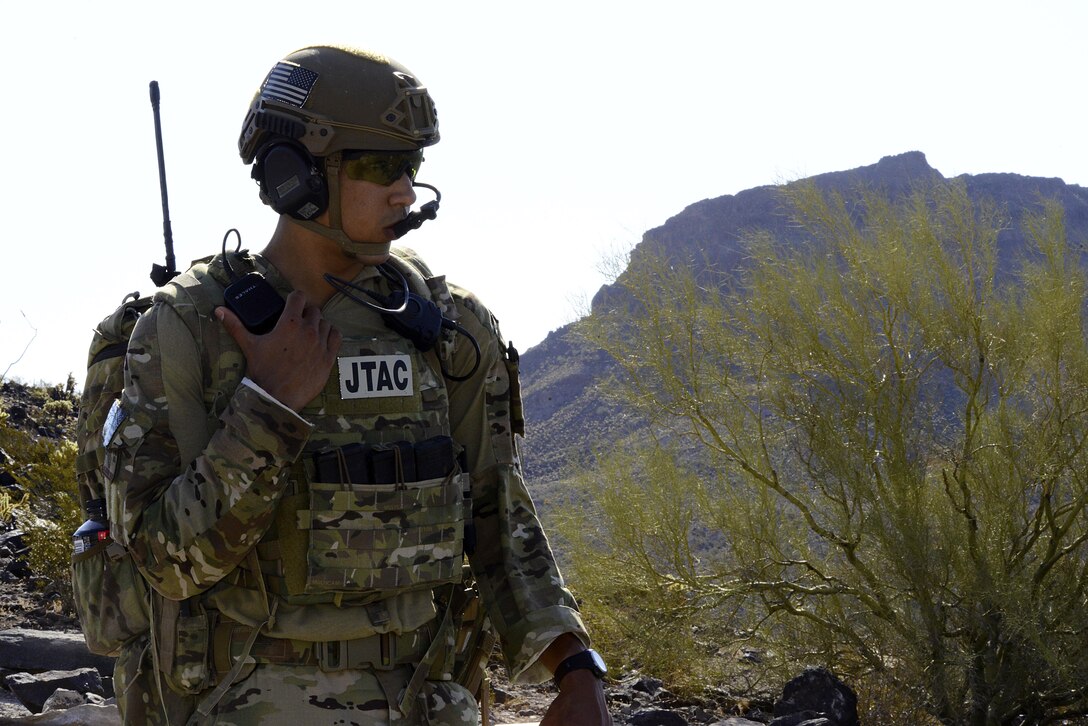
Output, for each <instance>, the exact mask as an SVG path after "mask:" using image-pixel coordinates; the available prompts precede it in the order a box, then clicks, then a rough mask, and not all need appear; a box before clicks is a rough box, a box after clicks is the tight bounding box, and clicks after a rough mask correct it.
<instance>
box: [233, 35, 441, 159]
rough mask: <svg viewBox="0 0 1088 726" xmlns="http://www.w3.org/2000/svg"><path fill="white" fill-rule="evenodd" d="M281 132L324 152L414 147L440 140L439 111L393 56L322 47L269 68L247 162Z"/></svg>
mask: <svg viewBox="0 0 1088 726" xmlns="http://www.w3.org/2000/svg"><path fill="white" fill-rule="evenodd" d="M277 137H278V138H288V139H292V140H294V141H297V142H298V143H300V144H302V145H303V146H305V147H306V149H307V150H308V151H309V152H310V153H311V154H312V155H313V156H315V157H318V158H320V157H324V156H327V155H329V154H331V153H333V152H335V151H343V150H345V149H353V150H355V149H358V150H368V151H397V150H411V149H418V148H421V147H424V146H430V145H431V144H435V143H437V142H438V139H439V135H438V117H437V116H436V114H435V108H434V102H433V101H432V100H431V97H430V95H429V94H428V93H427V89H426V88H425V87H424V86H423V85H421V84H420V83H419V81H418V80H416V77H415V76H414V75H413V74H412V72H411V71H409V70H408V69H407V68H405V67H404V66H402V65H400V64H399V63H397V62H396V61H394V60H392V59H391V58H387V57H385V56H382V55H380V54H377V53H372V52H369V51H364V50H358V49H354V48H346V47H335V46H315V47H311V48H303V49H302V50H297V51H295V52H294V53H291V54H290V55H288V56H287V57H286V58H284V59H283V60H281V61H280V62H279V63H277V64H276V65H275V66H274V67H273V68H272V70H271V71H269V73H268V76H267V77H266V78H265V80H264V83H262V84H261V87H260V89H258V91H257V93H256V95H254V97H253V101H252V103H251V104H250V108H249V113H247V114H246V119H245V122H244V123H243V124H242V133H241V136H240V137H239V138H238V151H239V152H240V153H241V155H242V160H243V161H244V162H245V163H246V164H249V163H252V161H253V159H254V157H255V156H256V155H257V151H258V150H259V149H260V148H261V146H263V145H264V144H265V143H267V142H268V141H270V140H274V139H275V138H277Z"/></svg>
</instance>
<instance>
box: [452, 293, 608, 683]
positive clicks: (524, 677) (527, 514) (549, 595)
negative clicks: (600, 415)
mask: <svg viewBox="0 0 1088 726" xmlns="http://www.w3.org/2000/svg"><path fill="white" fill-rule="evenodd" d="M455 290H456V292H455V295H456V297H457V298H458V300H459V301H460V302H461V309H462V311H463V314H462V316H461V320H460V322H461V324H462V325H464V326H465V327H466V328H467V329H468V330H469V332H471V333H472V335H473V336H474V337H475V338H476V340H477V342H479V344H480V349H481V355H482V359H481V361H480V368H479V370H478V371H477V373H476V374H475V375H473V376H472V377H471V378H470V379H469V380H467V381H465V382H463V383H456V382H451V383H450V389H449V390H450V421H451V424H452V426H453V435H454V438H455V439H456V440H457V441H459V442H461V443H462V444H463V445H465V446H466V447H467V450H468V457H469V470H470V471H471V474H472V504H473V520H474V523H475V526H476V537H477V543H476V551H475V552H474V553H473V554H472V556H471V557H470V563H471V565H472V570H473V573H474V574H475V576H476V579H477V581H478V582H479V587H480V592H481V595H482V596H483V599H484V602H485V604H486V606H487V610H488V614H489V615H490V616H491V619H492V621H493V622H494V623H495V626H496V628H497V629H498V631H499V634H500V636H501V639H502V647H503V653H504V655H505V656H506V663H507V667H508V669H509V671H510V678H511V680H517V681H521V682H528V683H540V682H543V681H545V680H547V679H549V678H551V675H552V674H551V672H550V671H548V670H547V668H545V667H544V666H543V665H541V664H540V662H539V658H540V655H541V653H543V652H544V650H545V649H546V648H547V647H548V645H550V644H551V642H552V641H553V640H554V639H555V638H556V637H558V636H559V635H562V634H563V633H574V634H575V635H577V636H578V637H579V638H581V639H582V641H583V642H585V643H586V644H587V645H588V644H589V636H588V634H587V632H586V629H585V626H584V625H583V623H582V619H581V616H580V615H579V614H578V609H577V605H576V603H575V601H574V597H573V596H572V595H571V593H570V592H569V591H568V590H567V589H566V587H565V585H564V583H563V577H562V575H561V574H560V572H559V569H558V567H556V564H555V559H554V557H553V555H552V551H551V546H550V545H549V544H548V539H547V537H546V535H545V533H544V530H543V528H542V526H541V524H540V520H539V519H538V517H537V513H536V508H535V506H534V504H533V501H532V498H531V496H530V494H529V491H528V488H527V487H526V485H525V480H524V477H523V476H522V471H521V462H520V460H519V458H518V450H517V445H516V441H515V439H514V431H513V426H512V421H511V415H510V403H511V396H510V391H511V378H510V373H509V371H508V370H507V367H506V363H505V348H504V346H503V344H502V337H501V335H500V333H499V330H498V325H497V323H496V322H495V320H494V318H492V316H491V313H490V312H488V311H487V309H486V308H484V307H483V306H482V305H481V304H480V303H479V302H478V301H477V300H476V299H475V298H474V297H472V296H471V295H468V294H466V293H464V291H461V290H457V289H456V288H455ZM474 358H475V353H474V352H473V350H472V348H471V346H470V345H468V344H465V343H463V342H462V343H460V344H459V345H458V347H457V351H456V353H455V360H454V363H453V365H454V368H453V370H455V371H463V370H467V369H468V368H469V367H471V365H472V362H473V360H474Z"/></svg>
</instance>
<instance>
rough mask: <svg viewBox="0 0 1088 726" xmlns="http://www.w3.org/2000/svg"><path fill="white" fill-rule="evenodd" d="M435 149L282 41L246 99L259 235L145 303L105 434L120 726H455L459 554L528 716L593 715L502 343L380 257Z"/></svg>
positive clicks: (410, 126) (471, 712)
mask: <svg viewBox="0 0 1088 726" xmlns="http://www.w3.org/2000/svg"><path fill="white" fill-rule="evenodd" d="M438 139H439V134H438V121H437V118H436V116H435V110H434V105H433V103H432V101H431V97H430V95H429V94H428V92H427V90H426V88H424V87H423V86H422V85H421V84H420V83H419V82H418V80H417V79H416V78H415V76H414V75H413V74H412V73H411V72H410V71H408V70H407V69H406V68H404V67H403V66H401V65H399V64H397V63H396V62H394V61H392V60H390V59H389V58H386V57H383V56H381V55H377V54H373V53H369V52H364V51H359V50H354V49H347V48H337V47H311V48H305V49H303V50H300V51H297V52H295V53H292V54H290V55H289V56H287V57H286V58H284V59H283V60H282V61H280V62H279V63H277V64H276V65H275V67H274V68H273V69H272V70H271V71H270V73H269V74H268V76H267V78H266V79H265V81H264V83H263V84H262V85H261V87H260V89H259V90H258V92H257V94H256V95H255V97H254V99H253V101H252V104H251V106H250V109H249V111H248V113H247V115H246V118H245V121H244V124H243V129H242V134H241V137H240V139H239V148H240V151H241V155H242V158H243V160H244V161H245V163H247V164H250V163H252V164H253V166H254V168H253V177H254V178H255V179H256V180H257V181H258V183H259V185H260V190H261V198H262V199H263V200H264V202H265V203H266V204H269V205H270V206H272V208H273V209H274V210H275V211H276V212H277V213H279V215H280V218H279V223H278V226H277V227H276V229H275V232H274V233H273V235H272V238H271V239H270V240H269V241H268V243H267V245H266V246H265V247H264V249H263V250H262V252H261V253H260V254H252V255H251V254H247V253H245V252H240V253H229V254H228V253H227V252H226V250H224V254H222V255H217V256H215V257H214V258H210V259H209V260H206V261H204V262H201V263H198V264H195V265H194V266H193V267H192V268H191V269H190V270H189V271H187V272H186V273H184V274H183V275H181V276H179V277H178V278H175V280H174V281H173V282H171V283H170V284H169V285H167V286H166V287H164V288H163V289H161V290H160V291H159V293H158V294H157V296H156V301H155V304H154V305H153V307H152V308H151V309H150V310H149V311H148V312H147V313H146V314H144V315H143V316H142V317H141V318H140V320H139V322H138V323H137V326H136V328H135V330H134V331H133V335H132V339H131V341H130V343H129V348H128V354H127V359H126V376H125V389H124V394H123V396H122V398H121V401H120V403H119V405H118V406H116V407H115V411H114V412H113V414H112V415H111V417H110V419H109V421H108V423H107V425H106V429H105V431H104V440H105V441H106V442H108V444H107V460H108V462H110V463H109V465H108V466H107V467H106V469H107V470H108V471H109V472H110V473H109V474H108V476H112V479H110V481H109V486H110V487H111V488H112V492H113V493H112V494H111V495H110V496H109V499H108V500H109V514H110V519H111V521H112V522H113V523H114V534H115V536H119V537H120V538H121V539H122V541H123V543H124V544H125V545H126V546H127V547H128V548H129V550H130V551H131V553H132V556H133V558H134V560H135V562H136V564H137V566H138V569H139V571H140V573H141V574H142V576H143V577H144V578H145V579H146V580H147V581H148V582H149V583H150V585H151V587H152V592H151V598H150V605H151V607H150V620H151V632H150V633H149V634H148V635H147V636H145V637H139V638H136V639H134V640H132V641H130V642H129V643H127V644H126V645H125V646H124V647H123V649H122V651H121V655H120V656H119V658H118V663H117V671H116V683H115V688H116V691H117V693H118V703H119V706H120V709H121V712H122V714H123V717H124V720H125V722H126V723H138V724H144V723H171V724H182V723H186V722H189V723H221V724H228V723H229V724H257V723H261V724H268V723H292V719H294V722H295V723H306V724H311V723H313V724H323V723H330V724H349V723H357V724H386V723H402V724H423V723H426V724H450V725H460V724H465V725H470V724H476V723H477V722H478V718H479V714H478V708H477V704H476V702H475V698H474V696H473V694H472V693H470V692H469V691H468V690H467V689H466V688H464V687H463V686H462V685H461V684H459V683H458V682H457V681H456V679H454V678H452V676H453V672H452V671H453V663H452V661H453V658H454V654H453V652H454V648H453V647H452V645H451V642H452V640H453V630H452V628H451V625H450V621H451V619H452V614H451V613H452V608H451V607H448V606H447V603H448V602H450V600H451V599H454V600H455V599H456V597H455V595H456V593H457V591H458V587H459V586H460V583H461V578H462V574H461V573H462V563H463V560H464V558H465V555H467V556H468V562H469V564H470V566H471V572H472V574H473V576H474V577H475V580H476V581H477V583H478V586H479V591H480V593H481V595H482V600H483V603H484V605H485V606H486V610H487V613H488V614H489V616H490V618H491V619H492V621H493V622H494V624H495V626H496V628H497V630H498V631H499V634H500V636H501V642H502V646H503V651H504V655H505V658H506V662H507V665H508V668H509V671H510V675H511V678H512V679H513V680H516V681H525V682H540V681H543V680H545V679H547V678H549V677H554V678H555V680H556V681H557V682H558V683H559V686H560V689H559V695H558V696H557V697H556V699H555V700H554V702H553V704H552V706H551V708H550V710H549V712H548V714H547V716H546V718H545V720H544V722H543V723H544V724H548V725H556V724H604V723H611V719H610V718H609V716H608V712H607V708H606V704H605V701H604V696H603V690H602V688H601V683H600V678H601V677H602V675H603V673H604V664H603V663H602V662H601V661H600V658H599V656H597V655H596V653H594V652H593V651H592V650H589V649H588V645H589V637H588V635H587V633H586V630H585V627H584V625H583V623H582V621H581V618H580V617H579V614H578V612H577V608H576V605H575V602H574V600H573V598H572V596H571V595H570V593H569V592H568V591H567V590H566V589H565V587H564V585H563V581H562V577H561V575H560V573H559V572H558V570H557V568H556V565H555V562H554V560H553V557H552V554H551V551H550V549H549V546H548V542H547V540H546V538H545V536H544V533H543V531H542V529H541V525H540V523H539V521H538V519H537V516H536V513H535V510H534V507H533V504H532V501H531V499H530V496H529V493H528V491H527V490H526V487H525V484H524V481H523V479H522V475H521V467H520V463H519V460H518V453H517V447H516V444H515V440H514V435H515V433H516V432H519V428H520V425H521V422H520V420H519V415H518V413H517V411H518V409H519V401H518V400H517V387H516V384H517V381H516V352H515V351H513V350H512V348H509V349H508V348H507V347H506V346H504V345H503V343H502V338H501V336H500V334H499V330H498V326H497V324H496V321H495V319H494V318H493V317H492V315H491V313H490V312H489V311H488V310H487V309H486V308H485V307H484V306H483V305H482V304H481V303H480V301H479V300H477V299H476V298H475V297H473V296H472V295H471V294H470V293H468V292H467V291H465V290H462V289H460V288H458V287H456V286H453V285H449V284H447V283H446V282H445V281H444V279H443V278H442V277H435V276H432V275H430V274H429V273H428V271H427V269H426V267H425V266H424V265H423V264H422V263H421V262H419V260H418V258H416V257H415V256H414V255H413V254H411V253H410V252H406V251H399V250H392V251H391V243H392V242H393V240H394V239H396V238H397V237H399V236H400V235H401V234H403V233H404V232H405V231H406V230H407V229H410V228H412V227H414V226H418V225H419V223H420V222H421V220H422V218H420V217H412V216H409V215H408V212H409V209H410V208H411V206H412V205H413V203H414V202H415V200H416V194H415V187H416V186H417V184H416V183H415V182H414V179H415V176H416V173H417V172H418V171H419V167H420V164H421V162H422V161H423V155H422V150H423V149H424V148H425V147H427V146H430V145H431V144H434V143H436V142H437V141H438ZM431 216H433V215H431ZM406 217H407V219H406ZM224 246H225V242H224ZM435 315H438V317H437V318H435Z"/></svg>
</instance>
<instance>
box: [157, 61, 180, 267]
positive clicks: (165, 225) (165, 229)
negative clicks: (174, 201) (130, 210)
mask: <svg viewBox="0 0 1088 726" xmlns="http://www.w3.org/2000/svg"><path fill="white" fill-rule="evenodd" d="M151 110H152V112H153V113H154V114H155V150H156V151H157V152H158V155H159V190H160V191H161V192H162V237H163V242H165V243H166V266H165V267H163V266H162V265H160V264H154V265H152V266H151V281H152V282H153V283H155V285H156V287H162V286H163V285H165V284H166V283H167V282H169V281H170V280H172V279H173V278H174V277H175V276H176V275H177V274H178V270H177V267H176V266H175V264H176V263H175V262H174V233H173V231H172V230H171V229H170V202H169V201H168V200H167V197H166V164H165V162H164V161H163V155H162V122H161V121H160V120H159V82H158V81H151Z"/></svg>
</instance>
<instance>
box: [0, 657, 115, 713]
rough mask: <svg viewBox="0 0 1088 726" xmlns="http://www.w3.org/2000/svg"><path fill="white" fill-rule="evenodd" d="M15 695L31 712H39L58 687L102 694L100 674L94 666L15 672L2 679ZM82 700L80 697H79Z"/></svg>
mask: <svg viewBox="0 0 1088 726" xmlns="http://www.w3.org/2000/svg"><path fill="white" fill-rule="evenodd" d="M4 682H5V683H6V684H7V687H8V688H9V689H10V690H11V692H12V693H14V694H15V697H16V698H18V699H19V701H20V702H21V703H22V704H23V705H24V706H26V707H27V709H29V710H30V711H31V712H33V713H41V712H42V711H43V710H44V709H45V702H46V701H47V700H48V699H49V697H50V696H52V695H53V694H54V692H56V690H57V689H58V688H60V689H67V690H71V691H77V692H78V693H95V694H98V695H99V696H102V695H104V693H105V691H104V690H103V688H102V676H100V675H99V674H98V671H97V670H95V669H94V668H79V669H77V670H71V671H46V672H44V673H15V674H13V675H10V676H8V677H7V678H5V679H4ZM81 701H82V698H81Z"/></svg>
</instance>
